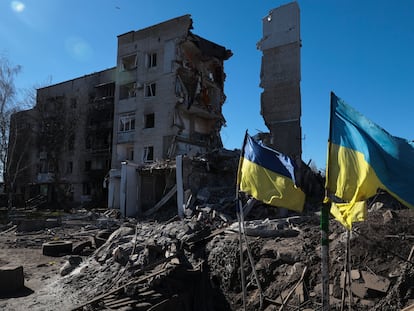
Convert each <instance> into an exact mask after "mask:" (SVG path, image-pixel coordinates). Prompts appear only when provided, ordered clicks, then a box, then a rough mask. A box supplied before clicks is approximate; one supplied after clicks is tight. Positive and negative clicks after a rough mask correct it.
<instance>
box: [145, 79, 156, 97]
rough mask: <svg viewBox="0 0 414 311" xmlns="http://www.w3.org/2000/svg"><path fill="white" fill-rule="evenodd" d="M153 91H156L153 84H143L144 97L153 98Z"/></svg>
mask: <svg viewBox="0 0 414 311" xmlns="http://www.w3.org/2000/svg"><path fill="white" fill-rule="evenodd" d="M155 90H156V84H155V82H153V83H148V84H145V97H153V96H155Z"/></svg>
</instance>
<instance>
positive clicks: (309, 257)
mask: <svg viewBox="0 0 414 311" xmlns="http://www.w3.org/2000/svg"><path fill="white" fill-rule="evenodd" d="M372 206H373V208H372V209H371V211H370V213H369V217H368V220H367V221H365V222H363V223H358V224H356V225H355V227H354V231H353V232H352V234H351V268H352V269H353V270H355V271H358V272H360V273H365V272H369V273H370V274H372V275H375V276H379V277H382V278H384V279H385V280H387V281H389V286H388V287H387V290H386V291H385V292H381V291H378V290H373V289H372V288H364V286H365V285H366V282H365V281H364V280H363V279H362V277H359V278H355V279H354V280H353V284H359V285H358V286H356V289H353V290H355V293H353V295H352V309H353V310H378V311H379V310H401V309H403V308H404V307H406V306H409V305H411V304H413V303H414V292H413V290H414V267H413V264H412V263H410V262H408V258H409V257H410V253H411V251H412V248H413V245H414V227H413V226H412V223H413V220H414V211H413V210H408V209H399V208H398V207H397V208H395V207H394V206H392V205H391V204H383V203H381V205H372ZM374 207H375V208H374ZM261 213H262V214H263V211H261ZM203 215H204V216H203V217H200V214H198V215H195V216H194V217H193V218H191V219H188V220H183V221H180V220H174V219H172V220H170V221H166V222H156V221H155V222H154V221H152V222H138V223H136V222H129V223H128V222H127V223H122V222H120V223H119V227H120V228H119V229H118V230H116V231H115V232H114V234H112V235H111V236H110V238H109V239H108V240H107V241H106V243H105V244H104V245H102V246H101V247H100V248H99V249H97V250H93V249H91V250H90V251H89V253H88V252H87V253H84V254H82V256H81V257H82V259H83V262H82V264H81V265H80V266H79V267H78V268H77V269H76V270H74V271H73V272H72V273H70V274H68V275H66V276H64V277H62V276H61V275H60V269H61V267H62V266H63V265H64V264H65V262H66V261H67V260H68V259H69V257H70V255H66V256H62V257H51V256H44V255H43V254H42V250H41V246H42V244H43V243H44V242H47V241H57V240H71V241H73V242H74V243H76V242H79V241H85V240H86V239H88V238H89V237H91V236H93V235H94V233H96V232H97V231H98V229H99V228H98V226H97V219H96V218H95V219H93V220H92V219H89V218H88V217H83V218H82V219H75V220H74V219H72V220H67V221H64V222H63V223H62V225H61V226H59V227H56V228H51V229H43V230H39V231H34V232H25V233H23V232H16V230H11V231H9V232H6V233H4V232H3V233H0V249H1V250H0V266H1V265H4V264H13V265H22V266H23V267H24V275H25V287H26V288H25V290H24V291H21V292H19V293H14V294H13V295H9V296H4V295H3V296H1V297H0V310H58V309H59V310H74V309H75V308H76V307H79V306H83V305H84V308H83V309H77V310H109V309H112V310H113V309H118V310H206V311H210V310H243V295H242V288H241V278H240V257H239V255H240V254H239V234H238V232H237V230H235V228H236V227H237V226H236V227H235V226H234V224H233V226H231V223H224V222H217V218H214V219H216V220H215V221H213V220H214V219H213V218H212V217H211V215H212V212H211V211H207V212H205V213H204V214H203ZM253 218H255V217H254V215H252V216H251V217H250V218H249V219H247V221H246V228H247V229H246V232H247V234H248V237H247V239H248V242H249V250H250V252H251V256H252V259H253V261H254V267H255V271H256V273H257V276H258V279H259V285H260V286H258V284H257V281H256V278H255V275H254V271H253V269H252V266H251V264H250V263H249V260H248V251H247V248H246V247H245V246H244V248H243V255H244V264H243V267H244V269H243V270H244V271H245V279H246V290H247V291H246V298H247V306H246V308H247V310H259V309H260V307H261V308H262V310H266V311H270V310H280V308H281V307H282V304H281V301H282V299H283V300H285V299H286V298H287V297H289V300H288V301H287V302H286V303H285V304H284V306H283V310H285V311H286V310H320V308H321V282H322V280H321V264H320V229H319V215H318V211H316V213H307V214H306V215H299V216H298V215H293V216H290V217H288V218H283V219H263V218H260V219H253ZM330 232H331V234H330V237H329V238H330V267H329V268H330V284H331V285H332V292H331V297H330V300H331V310H340V309H341V296H342V295H343V293H342V288H341V285H340V283H341V281H340V280H341V273H342V272H343V269H344V260H345V241H346V238H345V236H346V235H345V230H344V229H343V228H342V227H341V226H340V225H339V224H338V223H337V222H336V221H335V220H331V221H330ZM179 249H180V250H181V251H177V250H179ZM171 254H173V255H174V254H176V255H177V254H179V255H177V256H176V257H175V259H171V260H169V259H168V258H170V257H168V256H170V255H171ZM411 256H413V255H412V254H411ZM166 257H168V258H167V259H168V260H167V261H166V260H165V258H166ZM173 257H174V256H173ZM159 260H161V261H162V262H163V264H160V265H158V264H154V263H158V261H159ZM411 260H413V259H412V258H411ZM151 265H153V267H151V269H152V270H148V271H150V272H152V273H153V277H152V278H151V279H148V278H147V277H145V282H144V277H142V276H141V278H139V276H138V273H141V271H144V270H145V269H146V268H147V267H149V266H151ZM155 267H157V268H155ZM165 271H167V272H165ZM139 275H141V274H139ZM134 279H135V280H136V282H135V283H133V286H127V285H126V284H128V282H130V281H131V280H134ZM367 286H368V285H367ZM114 288H122V289H123V291H122V293H121V292H117V293H116V294H114V295H113V297H112V298H111V299H112V301H115V302H118V304H119V305H122V307H119V308H115V307H112V308H109V307H108V305H110V304H111V303H112V306H115V305H114V304H113V302H110V299H107V300H102V301H101V302H100V303H96V304H95V305H92V304H90V305H86V304H85V302H88V301H91V300H92V299H94V298H96V297H99V296H100V295H102V294H105V293H108V292H110V291H111V290H113V289H114ZM361 288H362V290H361ZM292 289H295V290H294V291H293V294H292V295H291V296H288V295H289V293H290V292H292ZM361 291H362V295H361ZM146 295H147V296H146ZM358 295H359V296H358ZM142 296H146V297H150V298H148V299H147V300H146V301H142V300H139V299H138V297H142ZM177 297H178V298H177ZM260 297H262V300H261V299H260ZM347 297H348V294H347V292H345V298H346V300H345V307H347V303H348V298H347ZM125 299H132V300H131V303H130V304H129V305H126V304H122V302H123V301H125ZM177 299H178V300H177ZM138 300H139V301H138ZM138 302H139V303H138ZM105 303H106V305H105ZM161 303H164V307H161ZM167 305H169V307H166V306H167ZM145 306H146V307H145Z"/></svg>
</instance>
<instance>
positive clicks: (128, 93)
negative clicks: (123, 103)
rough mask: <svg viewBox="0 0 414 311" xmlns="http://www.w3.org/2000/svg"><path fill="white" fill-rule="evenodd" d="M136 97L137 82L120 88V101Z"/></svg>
mask: <svg viewBox="0 0 414 311" xmlns="http://www.w3.org/2000/svg"><path fill="white" fill-rule="evenodd" d="M135 96H137V84H136V83H135V82H131V83H127V84H124V85H121V86H120V87H119V99H126V98H130V97H135Z"/></svg>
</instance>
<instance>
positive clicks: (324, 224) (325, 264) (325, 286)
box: [320, 92, 333, 311]
mask: <svg viewBox="0 0 414 311" xmlns="http://www.w3.org/2000/svg"><path fill="white" fill-rule="evenodd" d="M332 96H333V92H331V97H330V105H329V106H330V114H329V140H328V159H327V165H326V176H325V177H326V180H329V176H328V175H329V155H330V150H331V144H330V143H329V141H330V140H331V137H332V112H333V107H332ZM325 188H326V185H325ZM328 195H329V193H328V191H327V190H326V193H325V196H326V197H328ZM329 210H330V206H329V205H328V204H323V205H322V208H321V224H320V225H321V271H322V310H323V311H329V310H330V302H329Z"/></svg>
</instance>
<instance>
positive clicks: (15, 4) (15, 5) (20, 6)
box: [10, 1, 26, 13]
mask: <svg viewBox="0 0 414 311" xmlns="http://www.w3.org/2000/svg"><path fill="white" fill-rule="evenodd" d="M10 6H11V8H12V10H13V11H15V12H17V13H21V12H23V11H24V9H25V8H26V6H25V5H24V3H23V2H20V1H12V2H11V4H10Z"/></svg>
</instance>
